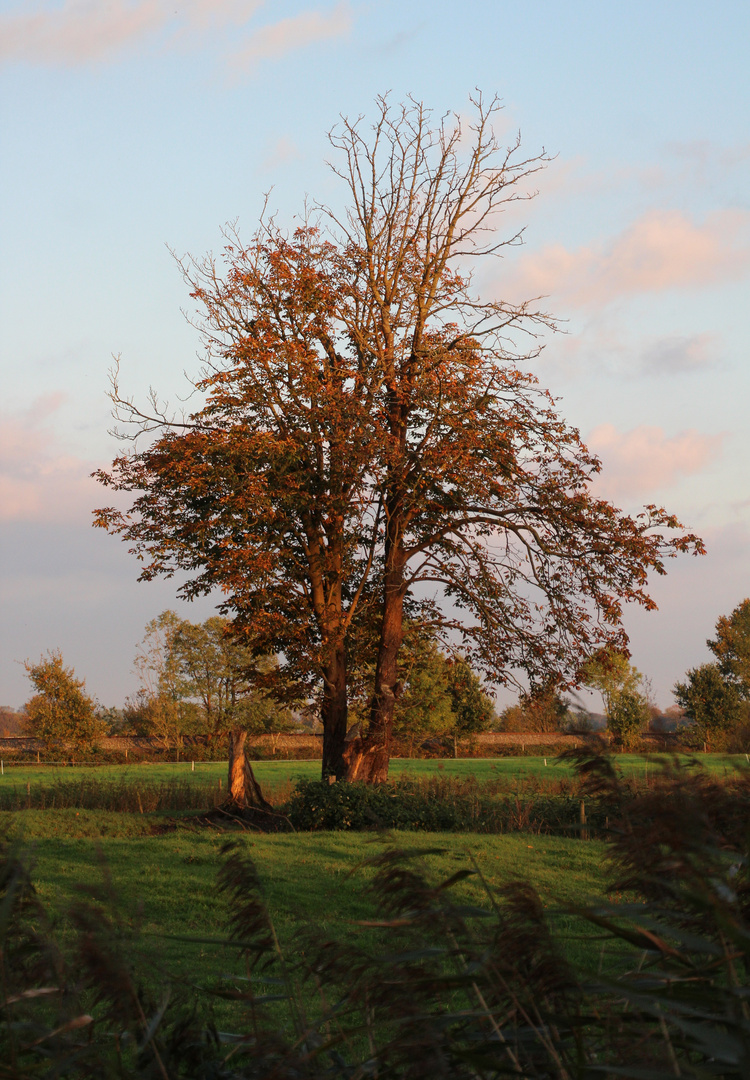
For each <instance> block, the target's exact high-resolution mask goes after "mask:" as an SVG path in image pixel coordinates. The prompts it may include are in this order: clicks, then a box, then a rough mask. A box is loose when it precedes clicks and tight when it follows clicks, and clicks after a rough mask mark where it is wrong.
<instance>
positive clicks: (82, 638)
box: [0, 0, 750, 705]
mask: <svg viewBox="0 0 750 1080" xmlns="http://www.w3.org/2000/svg"><path fill="white" fill-rule="evenodd" d="M748 40H750V7H748V5H747V4H745V3H740V2H721V0H717V2H716V3H714V4H712V5H710V6H709V5H706V4H704V3H688V2H681V3H671V2H660V0H651V2H650V3H640V2H631V3H629V4H627V5H626V4H614V3H602V2H601V0H599V2H596V3H593V2H592V3H588V2H580V0H565V2H562V0H547V2H543V0H538V2H530V3H526V4H523V5H522V4H518V3H506V2H504V0H495V2H479V0H468V2H464V3H463V4H462V5H460V6H459V5H457V4H455V3H449V2H445V0H439V2H434V0H433V2H432V3H426V2H425V3H423V2H421V0H402V2H400V3H396V2H391V0H381V2H379V3H377V4H376V3H372V2H368V3H357V2H349V3H339V4H336V3H333V4H327V3H320V4H316V3H315V0H309V2H306V0H298V2H291V0H290V2H283V0H280V2H278V3H271V2H267V3H262V2H259V0H171V2H167V0H111V2H110V0H88V2H86V0H78V2H75V0H63V2H52V0H39V2H34V0H25V2H23V3H19V2H5V0H0V153H1V154H2V158H1V161H2V169H1V170H0V184H2V189H3V191H2V200H1V201H0V239H1V241H2V245H1V248H0V250H1V251H2V258H1V260H0V275H1V279H0V305H1V308H0V327H1V330H0V335H1V336H0V349H1V363H2V374H3V396H2V399H1V400H0V425H1V426H0V525H1V526H2V537H3V539H2V560H1V562H0V578H1V581H0V595H2V601H3V613H4V618H3V620H2V622H3V629H2V635H3V636H2V642H0V703H7V704H11V705H20V704H21V703H22V702H23V701H24V700H25V699H26V698H27V697H28V693H29V691H28V684H27V682H26V679H25V677H24V672H23V667H22V664H21V662H22V661H23V660H24V659H25V658H27V657H30V658H32V659H36V658H37V657H38V656H39V655H40V654H41V653H43V652H45V651H46V650H48V649H52V648H60V649H61V650H62V652H63V655H64V657H65V659H66V661H67V662H68V663H70V664H73V665H74V666H75V668H76V671H77V672H78V674H79V675H81V676H83V677H85V678H86V680H87V685H88V687H89V689H90V690H91V691H92V692H93V693H95V694H96V695H97V696H98V697H99V698H100V699H101V700H102V702H103V703H105V704H119V703H121V702H122V700H123V698H124V697H125V695H126V694H127V693H129V692H132V691H133V689H134V688H135V686H136V680H135V676H134V675H133V672H132V660H133V655H134V651H135V644H136V642H137V641H138V639H139V638H140V637H141V636H142V632H143V627H144V625H145V623H146V622H147V621H148V619H150V618H152V617H153V616H154V615H156V614H158V613H159V612H160V611H161V610H163V609H164V608H166V607H170V606H171V607H179V605H177V604H176V602H175V599H174V585H173V584H170V583H169V582H160V583H158V584H149V585H146V584H137V583H136V581H135V578H136V575H137V564H136V562H135V560H134V559H133V558H132V557H130V556H128V554H127V552H126V550H125V548H124V546H123V545H121V544H119V543H118V541H116V540H115V539H114V538H111V537H108V536H106V535H105V534H104V533H101V532H99V531H94V530H93V529H92V528H91V527H90V512H91V509H92V508H93V507H94V506H96V505H99V504H100V503H101V502H102V494H100V492H99V491H98V490H97V489H96V486H95V485H94V484H93V483H92V482H91V481H90V480H89V479H88V473H89V472H90V471H91V469H92V468H94V467H96V466H99V465H104V464H106V463H107V462H108V461H109V460H110V459H111V458H112V456H113V455H114V453H115V451H116V449H117V445H116V444H115V443H114V442H113V440H112V439H111V438H110V437H109V436H108V434H107V429H108V427H109V425H110V421H109V415H108V403H107V400H106V397H105V391H106V388H107V369H108V367H109V365H110V362H111V359H110V358H111V355H112V354H113V353H120V354H121V355H122V363H123V381H124V384H125V386H126V388H127V390H128V391H130V392H132V393H133V394H134V395H136V396H138V395H141V394H143V393H144V392H145V390H146V389H147V387H148V385H149V384H150V383H152V384H153V385H154V386H156V387H157V388H158V389H159V390H160V391H161V392H162V393H164V394H165V395H168V396H170V397H172V398H175V397H176V396H177V395H178V394H179V393H180V392H181V391H182V388H183V386H184V384H183V382H182V372H183V371H184V370H195V368H196V367H197V361H196V349H197V348H198V341H197V337H196V335H195V332H194V331H193V330H191V328H190V327H189V326H188V325H187V324H186V323H185V321H184V319H183V316H182V314H181V306H182V305H185V303H186V302H187V293H186V290H185V287H184V284H183V282H182V280H181V277H180V274H179V272H178V270H177V269H176V267H175V265H174V262H173V260H172V257H171V255H170V253H169V250H168V248H172V249H173V250H174V251H175V252H177V253H178V254H182V253H183V252H187V251H189V252H192V253H193V254H195V255H200V254H202V253H204V252H206V251H208V250H210V249H214V250H216V249H218V248H219V247H220V246H221V235H220V228H221V226H222V225H223V224H224V223H225V222H227V221H231V220H234V219H238V220H239V226H240V229H241V230H244V232H245V233H246V234H248V235H249V234H250V232H251V231H252V228H253V225H254V223H255V222H256V221H257V218H258V215H259V213H260V210H261V207H262V205H263V197H264V193H266V192H268V191H269V190H270V191H271V196H270V199H271V206H272V207H273V208H274V209H276V210H277V213H278V220H279V222H280V223H282V224H289V225H293V224H294V221H295V215H296V214H299V213H301V211H302V207H303V203H304V199H305V197H306V196H310V197H311V198H312V199H313V200H319V201H325V202H328V203H330V204H332V205H334V206H336V205H337V204H340V200H342V199H343V198H344V197H345V193H344V192H343V191H342V188H341V185H340V184H338V183H337V182H336V180H335V178H334V177H333V176H332V174H331V173H330V171H329V170H328V168H327V167H326V164H325V162H326V159H327V158H329V157H330V156H331V151H330V147H328V145H327V142H326V132H327V131H328V130H329V129H330V128H331V127H332V126H333V125H334V124H335V122H336V119H337V117H338V115H339V114H340V113H343V114H346V115H349V116H355V115H358V114H359V113H364V114H368V112H369V113H370V114H372V103H373V100H374V98H375V97H376V95H378V94H381V93H384V92H387V91H390V92H391V93H392V94H393V97H394V99H396V100H398V99H400V98H403V97H404V96H405V95H406V94H412V95H413V96H415V97H416V98H418V99H420V100H423V101H424V102H425V103H426V104H428V105H429V106H430V107H432V108H433V109H434V110H435V111H436V113H438V114H439V113H441V112H442V111H444V110H448V109H452V110H456V111H458V112H465V111H467V109H468V97H469V94H470V93H471V92H472V90H473V89H474V88H475V87H479V88H481V89H482V90H483V91H484V92H485V94H490V95H491V94H493V93H497V94H499V95H500V97H501V98H502V99H503V101H504V104H505V111H504V113H503V114H502V118H501V121H500V134H501V136H503V137H504V138H507V139H512V137H513V136H514V134H515V132H516V131H517V130H519V129H520V131H521V136H522V139H523V146H524V148H525V150H526V151H527V152H528V153H529V154H534V153H537V152H539V151H540V150H541V149H542V147H544V148H546V150H547V151H548V152H549V153H550V154H552V155H555V159H554V161H553V162H552V163H551V165H550V166H549V168H548V169H547V170H546V172H545V174H544V175H542V176H541V177H540V178H539V185H538V186H539V195H538V197H537V198H536V199H535V200H534V201H532V202H530V203H525V204H523V205H522V207H519V208H518V209H517V210H516V211H514V214H513V215H512V216H509V218H508V221H507V225H508V229H509V231H510V230H511V229H515V228H517V227H519V225H522V224H525V225H526V234H525V239H526V244H525V246H524V247H523V248H521V249H516V250H514V251H513V252H511V253H509V254H508V257H507V258H506V259H505V260H504V261H503V262H502V263H492V264H488V265H487V266H485V268H484V269H483V271H482V273H481V277H480V280H481V285H482V290H483V291H484V292H485V293H486V294H487V295H497V296H507V297H508V298H510V299H520V298H522V297H523V296H527V295H536V294H538V293H544V294H546V295H548V296H549V301H548V304H547V306H548V307H549V308H550V309H551V310H552V311H554V312H555V314H556V315H557V316H558V317H559V318H560V319H561V320H563V322H562V326H563V327H564V330H565V333H562V334H558V335H555V336H551V337H550V338H549V340H548V341H547V345H546V348H545V351H544V353H543V355H542V356H541V357H540V359H539V361H538V362H537V363H536V367H535V370H536V374H537V375H538V377H539V379H540V381H541V382H542V384H543V385H546V386H548V387H549V388H550V389H551V390H552V391H553V393H554V394H555V395H556V396H558V397H559V398H560V399H561V403H560V407H561V410H562V412H563V414H564V415H565V416H566V417H567V419H568V420H569V421H571V422H572V423H574V424H576V425H577V426H578V427H580V429H581V431H582V433H583V435H584V437H585V438H586V439H587V441H588V442H589V444H590V445H591V447H592V448H593V449H595V450H596V451H597V452H598V453H599V454H600V456H601V457H602V460H603V462H604V471H603V474H602V479H601V490H602V491H603V492H604V493H606V494H607V495H608V496H610V497H611V498H612V499H613V500H615V501H616V502H617V503H618V504H619V505H621V506H624V507H626V508H627V509H629V510H635V509H637V508H638V507H639V506H640V505H642V504H644V503H649V502H658V503H663V504H664V505H665V506H667V507H668V508H669V509H670V510H673V511H674V512H675V513H678V514H679V515H680V516H681V517H682V518H683V520H684V521H685V523H686V524H688V525H689V526H690V527H691V528H693V529H694V530H695V531H697V532H699V533H701V534H702V535H703V536H704V537H705V539H706V543H707V545H708V548H709V554H708V556H706V557H705V558H704V559H700V560H694V559H689V558H683V559H680V560H678V561H677V562H675V563H673V564H672V565H671V566H670V574H669V575H668V577H667V578H666V579H662V580H658V581H657V582H655V584H654V596H655V598H656V599H657V602H658V603H659V608H660V610H659V612H658V613H656V614H651V615H645V614H643V613H640V612H630V613H629V614H628V616H627V618H626V626H627V628H628V629H629V631H630V633H631V639H632V649H633V655H634V659H635V662H636V663H637V665H638V667H639V668H640V669H641V670H642V671H644V673H646V674H647V675H649V676H650V677H651V678H652V681H653V685H654V689H655V691H656V696H657V699H658V700H659V702H660V703H661V704H662V705H668V704H670V703H671V696H670V688H671V686H672V685H673V683H674V681H675V680H676V679H677V678H679V677H681V676H682V675H683V673H684V672H685V670H686V668H687V667H689V666H692V665H694V664H696V663H699V662H702V661H703V660H704V659H706V658H707V651H706V648H705V639H706V637H707V636H709V634H710V633H711V631H712V629H713V625H714V622H715V620H716V618H717V616H718V615H719V614H721V613H724V612H728V611H730V610H731V609H732V608H733V607H734V606H735V605H736V604H737V603H738V602H739V601H740V600H741V599H742V598H743V597H745V596H746V595H748V594H749V593H750V583H749V582H748V570H749V569H750V558H749V555H750V522H749V518H750V492H748V483H747V472H748V470H747V462H748V459H749V458H750V436H749V435H748V425H747V422H746V414H747V408H748V399H749V398H750V394H749V393H748V391H749V390H750V365H748V342H749V339H750V332H749V331H748V328H747V309H748V303H747V298H748V280H749V276H750V195H749V194H748V193H749V192H750V185H749V184H748V179H749V178H750V115H749V114H750V93H749V89H750V65H748V64H747V55H746V53H747V42H748ZM180 610H181V611H183V612H184V614H185V615H186V616H187V617H191V618H194V619H199V618H200V619H202V618H205V617H207V615H208V614H210V612H211V605H210V603H208V602H206V603H205V604H203V605H200V606H197V605H192V606H191V607H182V608H180Z"/></svg>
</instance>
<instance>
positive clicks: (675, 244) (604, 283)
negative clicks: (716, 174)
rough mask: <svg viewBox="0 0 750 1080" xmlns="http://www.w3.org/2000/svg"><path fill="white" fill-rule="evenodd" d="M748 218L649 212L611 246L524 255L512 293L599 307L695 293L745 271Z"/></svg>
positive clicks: (736, 213)
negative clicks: (642, 296) (631, 298)
mask: <svg viewBox="0 0 750 1080" xmlns="http://www.w3.org/2000/svg"><path fill="white" fill-rule="evenodd" d="M748 234H750V213H748V212H747V211H742V210H722V211H718V212H716V213H714V214H711V215H709V217H707V218H706V220H705V222H703V224H695V223H694V222H692V221H690V220H689V219H688V218H686V217H685V216H684V215H683V214H681V213H679V212H678V211H669V212H651V213H649V214H646V215H644V216H643V217H641V218H639V219H638V220H637V221H636V222H634V223H633V224H632V225H631V226H630V227H629V228H627V229H625V230H624V231H623V232H622V233H620V235H619V236H616V237H615V238H614V239H613V240H610V241H609V242H605V243H601V244H598V245H591V246H586V247H580V248H577V249H575V250H570V249H568V248H566V247H563V246H562V245H555V246H551V247H547V248H543V249H542V250H541V251H539V252H536V253H531V254H529V255H526V256H524V257H522V258H521V259H520V260H519V262H518V263H517V265H516V267H515V272H514V274H513V279H512V281H513V289H514V292H515V291H519V294H520V295H522V296H538V295H544V296H552V297H553V298H558V297H562V298H563V299H564V300H565V301H566V302H567V303H569V304H573V305H575V306H580V307H600V306H602V305H605V304H608V303H610V302H611V301H613V300H617V299H619V298H620V297H623V296H627V295H633V294H636V293H648V292H662V291H664V290H666V289H680V288H683V289H684V288H695V287H699V286H706V285H713V284H717V283H719V282H722V281H728V280H734V279H737V278H740V277H742V276H743V275H744V274H746V273H747V271H748V269H750V235H748Z"/></svg>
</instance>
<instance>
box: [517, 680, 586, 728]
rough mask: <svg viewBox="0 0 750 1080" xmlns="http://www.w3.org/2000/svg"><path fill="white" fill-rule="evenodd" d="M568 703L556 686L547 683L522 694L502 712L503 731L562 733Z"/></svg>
mask: <svg viewBox="0 0 750 1080" xmlns="http://www.w3.org/2000/svg"><path fill="white" fill-rule="evenodd" d="M569 715H570V714H569V705H568V702H567V701H566V700H565V699H564V698H563V697H562V696H561V694H560V691H559V689H558V687H557V685H556V684H555V683H553V682H550V681H547V682H544V683H541V684H539V685H538V686H535V687H533V688H532V689H531V690H528V691H526V692H525V693H522V694H521V696H520V698H519V701H518V704H517V705H511V706H510V707H509V708H507V709H504V710H503V714H502V720H503V728H504V729H505V731H536V732H541V733H547V732H549V733H552V732H559V731H562V730H563V728H564V727H565V724H566V721H567V720H568V717H569Z"/></svg>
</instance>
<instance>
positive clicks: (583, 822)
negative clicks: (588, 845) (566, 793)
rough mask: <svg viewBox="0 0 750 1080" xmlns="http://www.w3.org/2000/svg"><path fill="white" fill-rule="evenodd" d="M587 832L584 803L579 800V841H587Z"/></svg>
mask: <svg viewBox="0 0 750 1080" xmlns="http://www.w3.org/2000/svg"><path fill="white" fill-rule="evenodd" d="M588 838H589V831H588V829H587V828H586V803H585V802H584V801H583V799H581V840H588Z"/></svg>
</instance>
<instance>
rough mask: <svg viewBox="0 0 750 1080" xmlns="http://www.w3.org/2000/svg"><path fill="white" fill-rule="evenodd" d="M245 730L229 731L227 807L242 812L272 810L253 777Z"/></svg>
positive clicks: (232, 810)
mask: <svg viewBox="0 0 750 1080" xmlns="http://www.w3.org/2000/svg"><path fill="white" fill-rule="evenodd" d="M246 743H247V732H246V731H242V730H241V729H240V728H233V729H232V731H230V733H229V780H228V784H227V788H228V794H229V798H228V800H227V807H226V808H227V809H229V810H230V811H231V812H238V813H242V812H243V811H244V810H265V811H272V810H273V807H272V806H271V804H270V803H269V802H267V801H266V799H264V798H263V792H262V791H261V790H260V784H259V783H258V781H257V780H256V779H255V776H254V774H253V769H252V766H251V764H250V762H249V760H248V757H247V753H246Z"/></svg>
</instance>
